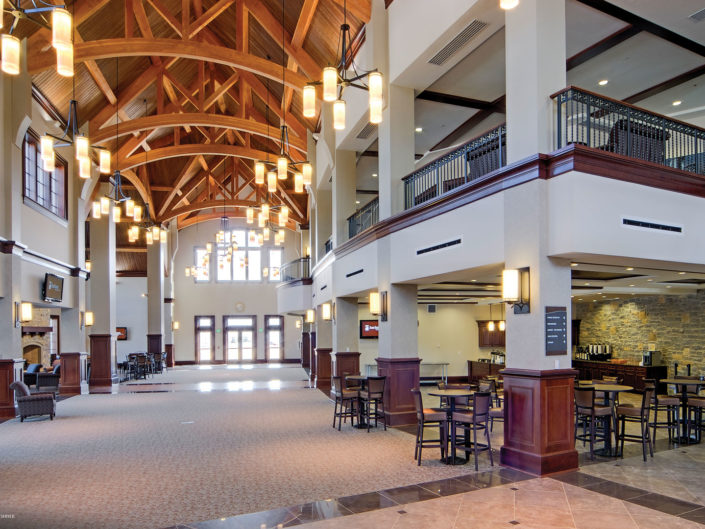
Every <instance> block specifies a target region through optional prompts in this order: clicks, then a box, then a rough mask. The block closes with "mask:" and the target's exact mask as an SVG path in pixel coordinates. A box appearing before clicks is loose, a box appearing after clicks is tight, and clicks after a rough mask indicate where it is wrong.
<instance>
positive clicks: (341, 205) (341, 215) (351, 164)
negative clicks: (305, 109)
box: [332, 150, 357, 248]
mask: <svg viewBox="0 0 705 529" xmlns="http://www.w3.org/2000/svg"><path fill="white" fill-rule="evenodd" d="M356 193H357V172H356V167H355V151H343V150H337V151H335V169H334V171H333V200H332V202H333V214H332V218H333V247H334V248H335V247H337V246H340V245H341V244H342V243H344V242H345V241H347V240H348V217H349V216H350V215H352V214H353V213H355V197H356Z"/></svg>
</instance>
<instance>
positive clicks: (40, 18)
mask: <svg viewBox="0 0 705 529" xmlns="http://www.w3.org/2000/svg"><path fill="white" fill-rule="evenodd" d="M7 3H8V4H9V7H6V8H3V9H2V13H3V14H4V13H9V14H10V15H12V16H13V17H14V19H13V21H12V26H10V31H9V33H3V35H2V37H1V40H0V42H1V47H2V63H1V64H0V69H1V70H2V71H3V72H5V73H6V74H8V75H19V73H20V63H21V57H20V50H21V45H20V39H18V38H17V37H15V36H14V35H13V32H14V31H15V28H16V27H17V23H18V22H19V21H20V20H29V21H30V22H33V23H34V24H37V25H38V26H41V27H43V28H46V29H51V45H52V47H53V48H54V49H55V50H56V71H57V72H58V74H59V75H62V76H64V77H72V76H73V39H72V32H73V16H72V15H71V13H69V12H68V10H67V9H66V6H65V5H53V4H49V3H47V2H43V1H42V0H32V1H31V5H32V7H28V8H22V6H21V5H20V3H21V2H20V0H15V1H13V0H8V2H7ZM3 4H4V2H3ZM49 12H51V25H49V21H48V20H47V19H46V17H45V16H44V13H49ZM0 27H2V15H0Z"/></svg>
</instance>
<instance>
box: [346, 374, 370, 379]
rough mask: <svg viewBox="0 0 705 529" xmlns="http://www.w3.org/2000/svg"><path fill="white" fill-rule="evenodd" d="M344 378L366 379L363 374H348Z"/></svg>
mask: <svg viewBox="0 0 705 529" xmlns="http://www.w3.org/2000/svg"><path fill="white" fill-rule="evenodd" d="M345 380H367V377H366V376H365V375H348V376H346V377H345Z"/></svg>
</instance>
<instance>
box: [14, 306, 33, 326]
mask: <svg viewBox="0 0 705 529" xmlns="http://www.w3.org/2000/svg"><path fill="white" fill-rule="evenodd" d="M28 321H32V304H31V303H27V302H23V303H20V302H19V301H15V327H16V328H19V327H21V326H22V324H23V323H27V322H28Z"/></svg>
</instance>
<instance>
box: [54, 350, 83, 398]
mask: <svg viewBox="0 0 705 529" xmlns="http://www.w3.org/2000/svg"><path fill="white" fill-rule="evenodd" d="M85 356H86V355H85V353H62V354H61V378H60V382H59V393H60V394H61V395H80V394H81V382H83V380H82V378H83V376H85V374H84V372H83V369H82V365H81V364H82V357H83V358H85Z"/></svg>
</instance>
